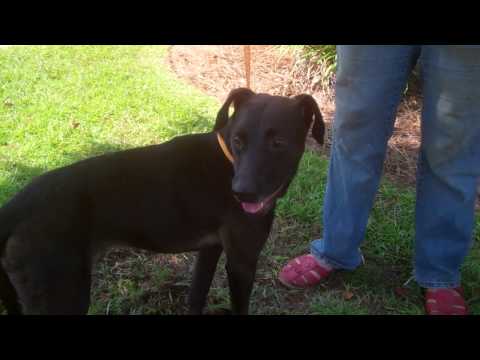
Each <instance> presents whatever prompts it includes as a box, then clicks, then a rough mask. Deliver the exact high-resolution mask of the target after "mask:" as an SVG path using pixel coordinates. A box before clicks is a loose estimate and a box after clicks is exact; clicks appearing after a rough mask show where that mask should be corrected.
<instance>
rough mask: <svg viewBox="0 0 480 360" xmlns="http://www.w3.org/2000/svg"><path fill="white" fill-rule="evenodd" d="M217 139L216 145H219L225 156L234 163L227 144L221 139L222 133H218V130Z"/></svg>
mask: <svg viewBox="0 0 480 360" xmlns="http://www.w3.org/2000/svg"><path fill="white" fill-rule="evenodd" d="M217 141H218V145H220V148H221V149H222V151H223V154H224V155H225V157H226V158H227V159H228V160H229V161H230V162H231V163H232V164H233V163H234V160H233V155H232V153H231V152H230V151H229V150H228V147H227V144H225V141H224V140H223V138H222V135H220V133H218V132H217Z"/></svg>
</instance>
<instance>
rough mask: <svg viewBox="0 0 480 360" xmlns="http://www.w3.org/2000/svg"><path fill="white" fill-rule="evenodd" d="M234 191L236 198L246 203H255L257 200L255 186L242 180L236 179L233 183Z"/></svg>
mask: <svg viewBox="0 0 480 360" xmlns="http://www.w3.org/2000/svg"><path fill="white" fill-rule="evenodd" d="M232 191H233V194H234V195H235V197H236V198H237V199H238V200H240V201H244V202H255V201H256V200H257V192H256V191H255V189H254V186H253V185H251V184H250V185H249V184H248V183H247V182H245V181H242V180H240V179H234V181H233V183H232Z"/></svg>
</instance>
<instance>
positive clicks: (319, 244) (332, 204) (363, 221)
mask: <svg viewBox="0 0 480 360" xmlns="http://www.w3.org/2000/svg"><path fill="white" fill-rule="evenodd" d="M419 50H420V47H419V46H370V45H369V46H337V54H338V71H337V79H336V98H335V99H336V112H335V119H334V123H333V144H332V150H331V156H330V168H329V174H328V183H327V190H326V194H325V203H324V236H323V239H322V240H315V241H313V242H312V246H311V252H312V254H313V255H314V257H315V259H316V260H319V261H320V264H321V265H322V267H323V268H325V267H327V270H329V268H328V265H330V266H331V267H333V268H342V269H347V270H352V269H354V268H356V267H357V266H358V265H359V264H360V263H361V258H362V257H361V253H360V251H359V246H360V244H361V242H362V241H363V238H364V235H365V229H366V225H367V220H368V215H369V212H370V209H371V207H372V204H373V200H374V197H375V193H376V191H377V189H378V184H379V181H380V176H381V174H382V169H383V161H384V158H385V151H386V146H387V142H388V139H389V138H390V136H391V134H392V130H393V125H394V119H395V114H396V109H397V106H398V103H399V101H400V99H401V96H402V93H403V91H404V89H405V86H406V83H407V79H408V76H409V74H410V73H411V70H412V68H413V66H414V65H415V63H416V60H417V58H418V55H419ZM327 264H328V265H327ZM312 266H315V261H312V256H304V257H300V258H296V259H294V260H292V261H291V262H289V263H288V264H287V266H285V267H284V269H283V270H282V272H281V273H280V280H281V281H282V283H286V282H289V281H290V279H294V278H296V275H299V276H300V277H298V276H297V278H298V279H297V280H298V281H297V280H295V281H294V280H292V281H293V282H294V284H293V285H295V286H301V283H302V281H303V283H305V286H307V285H309V284H315V283H316V282H318V281H319V280H320V279H321V278H323V277H324V275H325V274H326V273H325V272H323V273H320V270H321V269H319V268H318V267H317V268H316V269H314V273H311V271H310V270H311V268H312ZM310 273H311V275H309V274H310ZM305 274H306V275H305ZM302 276H303V277H302ZM292 281H290V282H292Z"/></svg>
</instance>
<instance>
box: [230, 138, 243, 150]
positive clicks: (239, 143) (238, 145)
mask: <svg viewBox="0 0 480 360" xmlns="http://www.w3.org/2000/svg"><path fill="white" fill-rule="evenodd" d="M232 141H233V146H234V147H235V148H236V149H237V150H242V149H243V147H244V143H243V141H242V139H240V137H239V136H234V137H233V139H232Z"/></svg>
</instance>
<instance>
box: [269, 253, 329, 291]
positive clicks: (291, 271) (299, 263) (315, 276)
mask: <svg viewBox="0 0 480 360" xmlns="http://www.w3.org/2000/svg"><path fill="white" fill-rule="evenodd" d="M333 271H334V269H328V268H326V267H324V266H322V265H321V264H319V263H318V261H317V260H316V259H315V257H314V256H313V255H311V254H308V255H303V256H299V257H297V258H295V259H293V260H290V261H289V262H288V263H287V265H285V266H284V267H283V269H282V270H281V271H280V274H279V275H278V280H279V281H280V282H281V283H282V284H283V285H285V286H287V287H289V288H296V289H303V288H307V287H311V286H315V285H317V284H318V283H320V282H321V281H322V280H324V279H325V278H326V277H327V276H328V275H329V274H330V273H331V272H333Z"/></svg>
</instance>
